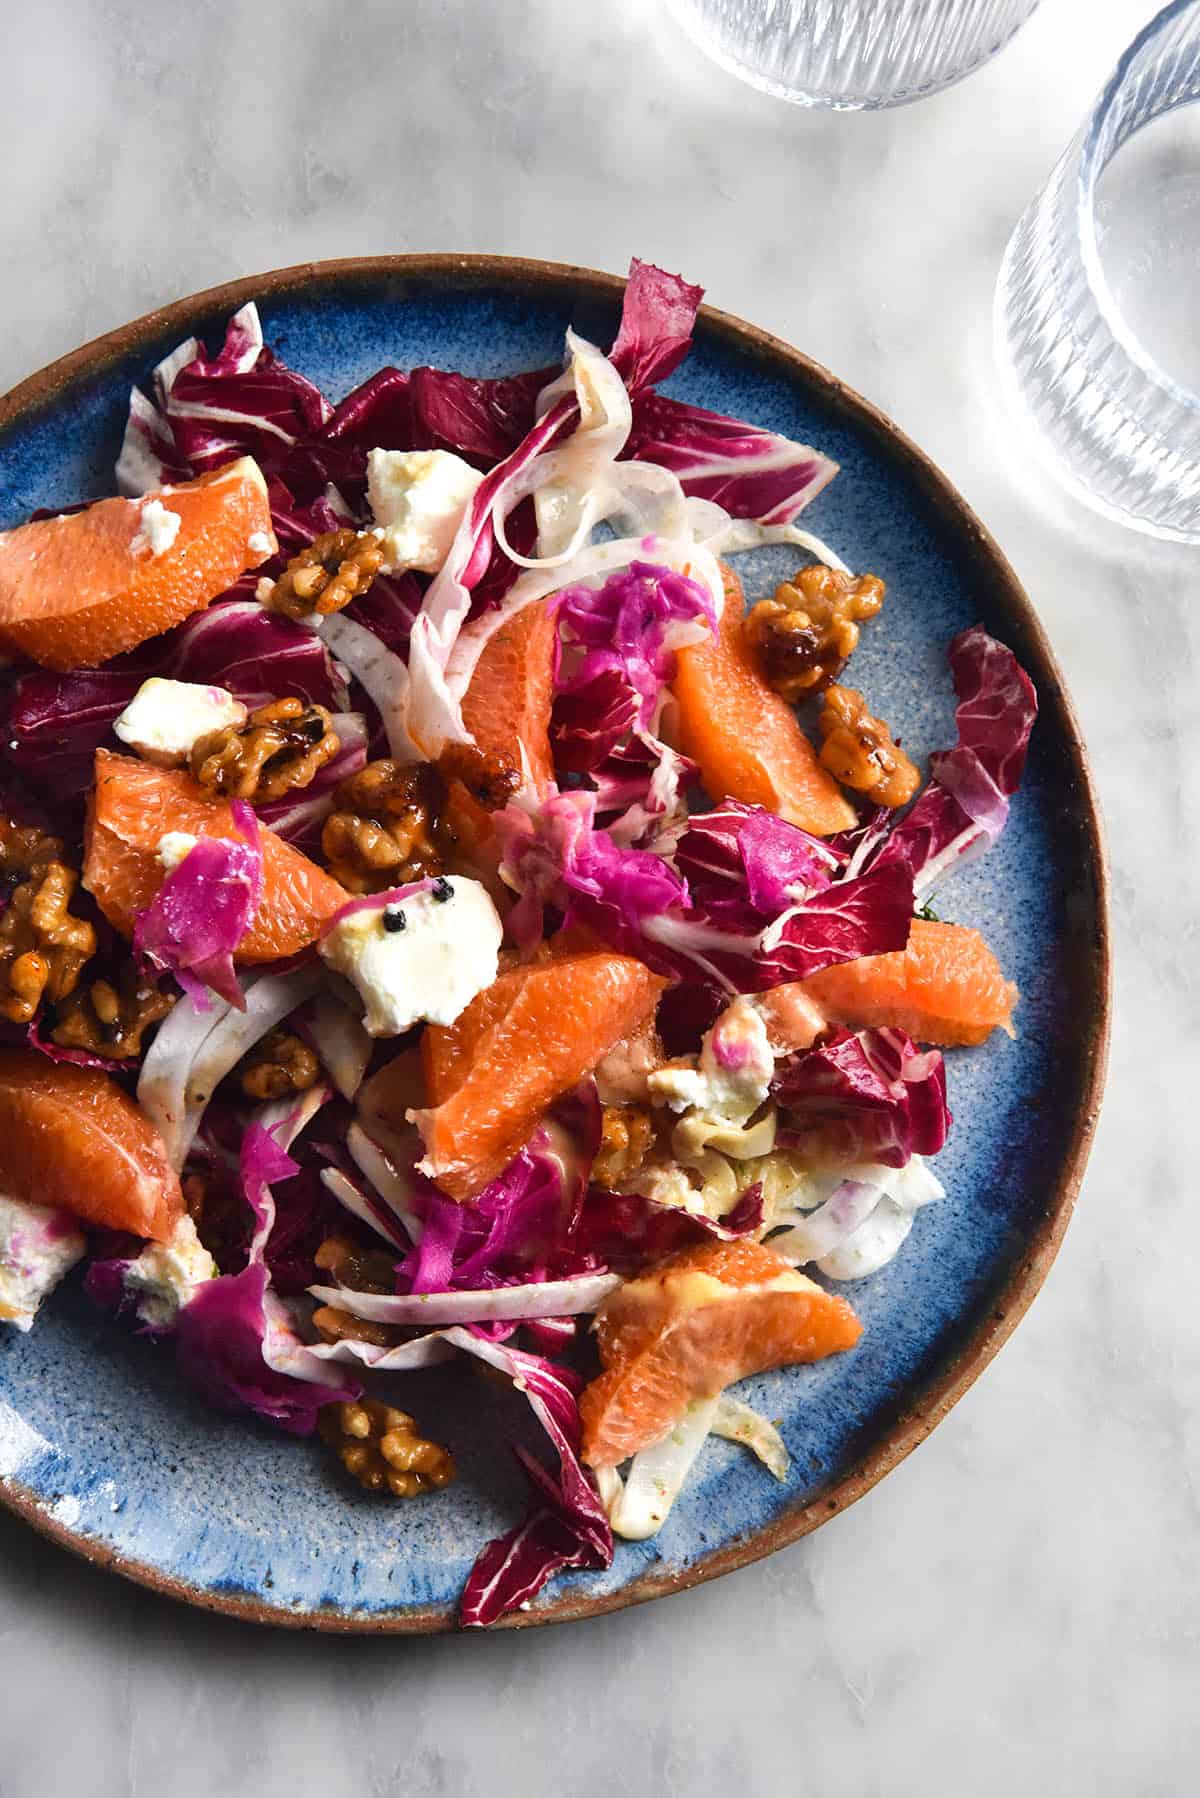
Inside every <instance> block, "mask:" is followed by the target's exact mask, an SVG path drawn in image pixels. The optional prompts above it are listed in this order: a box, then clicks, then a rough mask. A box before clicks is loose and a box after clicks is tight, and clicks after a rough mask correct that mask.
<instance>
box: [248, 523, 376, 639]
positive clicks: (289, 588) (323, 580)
mask: <svg viewBox="0 0 1200 1798" xmlns="http://www.w3.org/2000/svg"><path fill="white" fill-rule="evenodd" d="M382 567H383V546H382V544H381V543H380V541H379V538H378V537H376V536H375V534H374V532H372V531H355V530H351V529H350V528H349V527H347V528H345V529H343V530H339V531H326V532H325V533H324V535H323V536H320V537H316V538H314V539H313V541H312V542H311V543H310V544H309V545H308V548H307V549H302V550H301V551H300V553H299V554H298V555H295V556H293V557H292V559H291V561H290V562H289V563H288V565H287V568H286V569H285V570H284V572H283V573H282V574H281V575H280V577H279V579H278V580H277V581H276V582H275V584H274V586H273V587H272V588H271V589H270V590H269V591H267V592H263V604H264V605H265V606H267V607H268V608H269V609H270V610H271V611H273V612H281V613H283V615H284V617H286V618H307V617H309V616H310V615H311V614H312V613H313V612H317V613H319V614H321V615H322V616H328V614H329V613H330V612H340V611H341V609H342V607H343V606H348V605H349V604H350V601H351V600H352V599H356V598H357V597H358V595H359V594H360V593H365V592H366V591H367V589H368V587H369V586H370V585H371V583H372V581H373V580H374V579H375V576H376V575H377V574H378V573H379V571H380V569H381V568H382ZM261 591H262V589H261V588H260V592H261Z"/></svg>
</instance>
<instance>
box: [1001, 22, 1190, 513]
mask: <svg viewBox="0 0 1200 1798" xmlns="http://www.w3.org/2000/svg"><path fill="white" fill-rule="evenodd" d="M1197 100H1200V0H1174V4H1172V5H1170V6H1167V7H1165V8H1164V9H1163V11H1162V12H1160V13H1159V14H1158V16H1157V17H1156V18H1155V19H1153V20H1151V22H1150V24H1149V25H1147V26H1146V28H1145V30H1144V31H1143V32H1142V33H1141V34H1140V36H1139V37H1137V38H1135V39H1134V41H1133V43H1132V44H1131V45H1130V46H1129V49H1128V50H1127V51H1126V52H1125V54H1124V56H1123V57H1122V58H1121V60H1120V62H1119V63H1118V64H1117V67H1116V70H1115V71H1114V73H1113V75H1112V77H1111V79H1110V81H1109V83H1108V85H1107V87H1106V88H1105V89H1104V92H1103V93H1102V94H1101V96H1100V99H1099V100H1098V102H1097V104H1096V106H1095V109H1094V110H1093V112H1092V114H1091V116H1090V117H1089V118H1088V119H1087V120H1085V122H1084V125H1083V128H1082V129H1081V131H1080V132H1079V134H1078V135H1077V137H1076V138H1075V139H1074V141H1073V142H1072V143H1071V144H1070V145H1069V146H1068V148H1067V150H1066V151H1065V152H1064V154H1063V156H1062V159H1061V161H1060V162H1059V164H1058V166H1057V168H1056V169H1055V170H1054V173H1053V174H1052V175H1051V177H1050V180H1049V181H1048V182H1047V184H1046V186H1045V188H1044V189H1043V190H1042V192H1041V193H1040V194H1039V195H1038V197H1037V199H1036V200H1035V201H1034V203H1033V205H1032V206H1031V207H1030V208H1029V210H1028V212H1027V213H1026V214H1025V216H1024V218H1023V219H1022V220H1021V222H1020V224H1019V225H1018V226H1017V229H1016V231H1015V232H1014V233H1013V237H1012V240H1011V242H1010V243H1009V246H1008V250H1007V251H1006V253H1005V257H1004V264H1003V267H1002V269H1001V271H1000V280H999V283H998V286H997V289H996V313H995V324H996V349H997V355H998V358H999V364H1000V372H1001V377H1002V379H1003V382H1004V385H1005V388H1006V389H1007V392H1008V396H1009V398H1010V400H1011V401H1012V403H1013V406H1014V408H1015V410H1016V412H1017V415H1018V417H1019V418H1020V419H1021V420H1022V421H1023V422H1025V423H1027V424H1029V425H1031V426H1032V427H1033V431H1032V436H1031V439H1030V441H1031V442H1032V443H1034V444H1035V445H1036V446H1037V447H1038V448H1039V449H1040V450H1041V452H1042V454H1043V458H1044V460H1045V461H1046V463H1047V465H1048V466H1049V467H1050V468H1051V469H1052V470H1053V472H1054V473H1055V474H1056V475H1057V476H1058V477H1059V479H1060V480H1062V481H1063V482H1064V483H1065V484H1066V485H1067V486H1068V487H1069V488H1070V489H1071V490H1072V492H1074V493H1076V494H1077V495H1078V496H1079V497H1080V498H1082V499H1084V500H1086V501H1087V502H1088V503H1089V504H1090V505H1092V506H1094V507H1096V509H1097V510H1098V511H1101V512H1104V513H1105V514H1107V515H1108V516H1109V517H1110V518H1114V519H1116V520H1118V522H1120V523H1122V524H1127V525H1131V526H1132V527H1133V528H1134V529H1136V530H1141V531H1148V532H1150V533H1151V534H1152V535H1154V536H1156V537H1170V538H1174V539H1176V540H1178V541H1180V542H1185V543H1200V108H1194V107H1193V106H1192V104H1191V103H1192V102H1195V101H1197Z"/></svg>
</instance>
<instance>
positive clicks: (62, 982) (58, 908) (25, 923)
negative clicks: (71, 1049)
mask: <svg viewBox="0 0 1200 1798" xmlns="http://www.w3.org/2000/svg"><path fill="white" fill-rule="evenodd" d="M61 855H62V844H61V843H60V842H59V841H58V839H57V838H56V837H48V836H45V835H43V834H42V832H41V831H38V830H36V829H31V828H28V827H25V826H20V825H15V824H12V823H10V822H9V821H8V820H0V874H6V875H7V876H8V878H9V880H10V881H12V880H15V881H16V883H17V884H16V885H14V886H13V887H12V889H11V892H10V894H9V898H8V903H7V905H6V906H5V907H4V910H3V912H0V1017H5V1018H7V1019H9V1021H10V1022H11V1023H14V1024H28V1023H29V1021H30V1019H31V1018H32V1017H33V1015H34V1013H35V1012H36V1011H37V1008H38V1005H39V1004H40V1003H41V1001H42V999H43V998H45V999H47V1000H49V1002H50V1003H51V1004H52V1005H54V1004H58V1003H59V1002H60V1001H61V1000H63V999H65V998H66V997H67V995H68V994H69V993H73V992H74V990H75V988H76V986H77V985H78V984H79V975H80V972H81V971H82V969H83V967H84V964H85V963H86V962H87V961H89V960H90V959H91V957H92V956H93V955H94V954H95V953H96V931H95V927H94V925H92V924H89V923H88V922H87V921H86V920H85V919H83V918H77V917H75V916H73V914H72V912H71V910H70V905H71V900H72V898H73V897H74V894H75V889H76V887H77V886H78V885H79V874H78V871H77V870H76V869H74V868H71V867H68V865H67V863H66V862H65V861H62V860H61V859H60V857H61Z"/></svg>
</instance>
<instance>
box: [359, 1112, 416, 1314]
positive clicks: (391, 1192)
mask: <svg viewBox="0 0 1200 1798" xmlns="http://www.w3.org/2000/svg"><path fill="white" fill-rule="evenodd" d="M346 1147H347V1148H348V1149H349V1151H350V1154H351V1156H352V1158H353V1160H354V1163H355V1165H356V1166H357V1167H358V1168H359V1169H360V1170H361V1171H362V1172H363V1173H364V1174H365V1175H366V1177H367V1179H368V1180H369V1181H370V1182H371V1185H372V1186H373V1187H374V1188H375V1191H376V1192H377V1193H378V1194H379V1196H380V1198H381V1199H382V1200H383V1202H384V1204H385V1205H386V1206H387V1207H388V1210H389V1211H392V1212H394V1213H395V1215H396V1216H397V1217H398V1218H399V1220H400V1222H401V1223H402V1224H403V1225H404V1228H405V1229H406V1230H407V1232H408V1234H409V1236H410V1238H411V1239H412V1241H413V1242H414V1243H417V1242H420V1240H421V1237H422V1236H423V1235H424V1232H425V1226H424V1224H423V1223H422V1221H421V1218H420V1216H419V1215H418V1213H417V1211H416V1209H415V1207H414V1205H413V1199H414V1197H415V1196H416V1194H415V1183H414V1179H413V1170H414V1164H415V1161H416V1157H417V1155H418V1154H419V1153H420V1152H421V1144H420V1141H419V1139H418V1138H417V1137H416V1135H415V1134H414V1136H413V1159H412V1161H411V1162H410V1163H409V1166H408V1168H407V1169H406V1168H405V1167H404V1166H403V1165H402V1164H401V1163H400V1162H399V1161H397V1160H394V1159H393V1157H392V1156H391V1155H389V1154H388V1153H387V1152H386V1150H385V1149H383V1148H381V1147H380V1146H379V1144H378V1143H377V1142H374V1141H373V1140H372V1138H371V1137H369V1136H368V1135H367V1133H366V1131H365V1130H364V1129H363V1127H362V1125H361V1124H358V1123H354V1124H351V1126H350V1129H349V1131H348V1133H347V1136H346ZM397 1147H399V1145H397ZM364 1315H365V1313H364Z"/></svg>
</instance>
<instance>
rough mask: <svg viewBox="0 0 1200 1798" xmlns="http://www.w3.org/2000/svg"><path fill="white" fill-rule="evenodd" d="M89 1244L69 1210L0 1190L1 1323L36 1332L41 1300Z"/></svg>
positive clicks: (52, 1289)
mask: <svg viewBox="0 0 1200 1798" xmlns="http://www.w3.org/2000/svg"><path fill="white" fill-rule="evenodd" d="M86 1248H87V1242H86V1239H85V1238H84V1235H83V1233H82V1231H81V1230H80V1229H79V1226H78V1225H77V1224H76V1222H75V1219H74V1218H73V1217H72V1216H71V1215H70V1213H69V1212H67V1211H60V1210H58V1209H57V1207H55V1206H52V1205H31V1204H28V1203H27V1202H26V1201H25V1200H24V1199H10V1198H8V1197H6V1196H5V1195H3V1194H0V1323H7V1324H15V1325H16V1327H17V1329H18V1330H31V1329H32V1328H33V1320H34V1318H35V1317H36V1316H37V1311H38V1306H39V1305H40V1304H41V1302H42V1300H43V1299H44V1298H45V1297H46V1296H47V1294H48V1293H51V1292H53V1291H54V1288H55V1287H56V1286H57V1285H58V1283H59V1281H60V1280H61V1279H62V1277H63V1275H64V1274H65V1273H67V1272H69V1270H70V1269H71V1268H73V1267H74V1265H75V1263H76V1262H77V1261H79V1260H81V1259H82V1257H83V1254H84V1251H85V1250H86Z"/></svg>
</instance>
